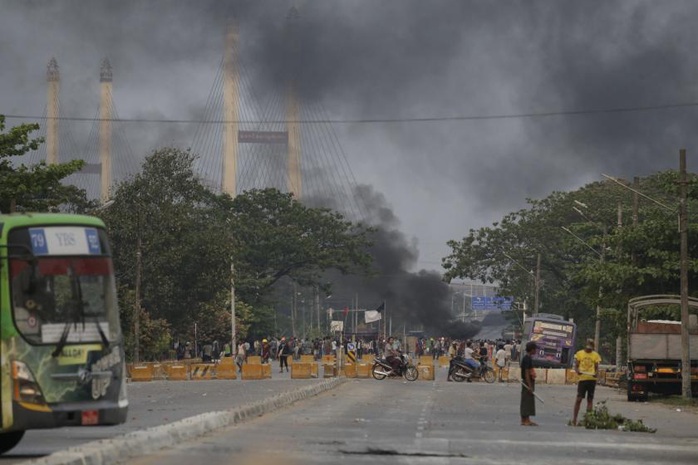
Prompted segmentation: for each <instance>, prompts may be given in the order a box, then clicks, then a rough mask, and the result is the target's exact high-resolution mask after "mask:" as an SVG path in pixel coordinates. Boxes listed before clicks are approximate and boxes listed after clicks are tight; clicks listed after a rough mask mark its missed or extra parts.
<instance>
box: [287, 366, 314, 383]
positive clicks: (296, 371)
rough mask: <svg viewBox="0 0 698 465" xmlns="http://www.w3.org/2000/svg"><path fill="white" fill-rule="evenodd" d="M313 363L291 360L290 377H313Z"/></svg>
mask: <svg viewBox="0 0 698 465" xmlns="http://www.w3.org/2000/svg"><path fill="white" fill-rule="evenodd" d="M314 364H315V363H314V362H313V363H308V362H293V363H291V379H310V378H312V377H313V365H314Z"/></svg>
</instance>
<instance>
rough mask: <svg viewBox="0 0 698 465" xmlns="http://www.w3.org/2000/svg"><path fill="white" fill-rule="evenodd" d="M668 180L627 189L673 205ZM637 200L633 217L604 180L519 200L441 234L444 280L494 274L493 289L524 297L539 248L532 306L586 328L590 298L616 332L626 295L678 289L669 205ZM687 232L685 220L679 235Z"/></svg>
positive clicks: (693, 272)
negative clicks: (483, 224)
mask: <svg viewBox="0 0 698 465" xmlns="http://www.w3.org/2000/svg"><path fill="white" fill-rule="evenodd" d="M676 180H677V174H676V172H672V171H666V172H661V173H657V174H655V175H653V176H649V177H647V178H643V179H640V180H638V184H637V185H636V186H635V187H634V188H635V189H639V190H640V191H642V192H643V193H646V194H648V195H650V196H651V197H652V198H654V199H658V200H660V201H662V202H664V203H665V204H667V205H677V200H676V199H677V196H676V189H677V187H676ZM695 186H696V178H695V176H694V177H693V178H692V180H691V184H690V197H691V202H692V203H693V204H696V203H698V202H696V195H698V190H697V189H696V188H695ZM641 200H642V201H641V202H640V204H639V207H638V214H637V216H638V220H637V222H636V224H634V223H635V222H634V221H633V219H632V218H633V194H632V193H631V192H630V191H628V190H626V189H624V188H622V187H620V186H618V185H617V184H616V183H614V182H611V181H604V182H597V183H592V184H589V185H587V186H584V187H583V188H581V189H579V190H577V191H573V192H555V193H553V194H551V195H550V196H548V197H547V198H545V199H543V200H530V199H529V200H528V202H529V204H530V208H528V209H523V210H520V211H518V212H514V213H510V214H508V215H506V216H505V217H504V218H503V219H502V221H501V222H500V223H495V224H494V225H493V226H492V227H487V228H481V229H479V230H471V231H470V233H469V235H468V236H466V237H465V238H463V239H462V240H461V241H450V242H449V246H450V247H451V248H452V253H451V254H450V255H449V256H447V257H445V258H444V259H443V262H444V267H445V268H446V270H447V272H446V274H445V278H446V279H453V278H465V277H467V278H470V279H479V280H481V281H483V282H497V283H498V284H499V285H500V293H501V294H502V295H514V296H517V297H518V298H520V299H522V300H527V301H528V302H531V301H532V292H533V283H534V279H533V274H534V271H535V267H536V265H535V261H534V258H535V257H536V255H537V254H539V253H540V254H541V257H542V260H541V276H542V280H541V281H542V286H541V289H542V292H541V301H542V308H541V310H542V311H546V312H549V313H558V314H562V315H564V316H566V317H572V318H574V319H575V321H576V322H577V323H578V324H579V326H580V330H581V332H582V334H584V333H587V334H589V333H590V332H591V331H592V328H593V323H594V320H595V313H596V312H595V307H596V306H597V305H600V306H601V307H602V308H604V309H608V310H606V311H604V312H603V315H602V316H603V317H604V319H605V320H604V321H606V323H607V325H606V326H607V327H608V329H609V330H610V331H609V332H610V334H609V335H610V336H611V337H612V338H615V336H616V335H619V334H622V333H623V331H624V330H625V324H624V318H625V313H624V310H625V306H626V305H627V301H628V299H630V298H632V297H635V296H638V295H644V294H654V293H676V294H678V292H679V235H678V233H677V231H676V216H675V215H674V213H675V212H674V213H672V212H667V211H666V210H665V209H663V208H660V207H658V206H657V205H656V204H654V203H652V202H649V201H647V200H644V199H641ZM619 218H620V220H621V221H619ZM623 219H625V220H623ZM563 227H564V229H563ZM695 232H696V227H695V226H692V227H691V228H690V231H689V234H690V235H691V236H692V235H694V234H695ZM689 245H690V251H689V255H690V256H691V257H694V256H696V253H698V244H696V243H695V241H692V242H691V241H689ZM696 277H698V263H696V261H694V260H693V261H691V265H690V276H689V280H691V279H695V278H696Z"/></svg>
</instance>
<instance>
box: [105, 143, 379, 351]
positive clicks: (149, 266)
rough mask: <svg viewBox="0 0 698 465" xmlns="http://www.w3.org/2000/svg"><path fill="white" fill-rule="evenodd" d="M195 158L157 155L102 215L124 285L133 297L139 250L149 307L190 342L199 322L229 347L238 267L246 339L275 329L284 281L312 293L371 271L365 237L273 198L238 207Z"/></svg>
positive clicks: (255, 194)
mask: <svg viewBox="0 0 698 465" xmlns="http://www.w3.org/2000/svg"><path fill="white" fill-rule="evenodd" d="M195 159H196V156H195V155H194V154H192V153H191V152H189V151H185V150H180V149H176V148H162V149H159V150H156V151H155V152H153V153H152V154H151V155H150V156H149V157H148V158H147V159H146V161H145V163H144V165H143V170H142V172H140V173H139V174H137V175H136V176H134V177H133V178H132V179H129V180H127V181H124V182H122V183H121V184H119V185H118V186H117V187H116V189H115V192H114V197H113V200H114V203H113V204H112V205H111V206H110V207H109V208H107V209H104V210H102V211H100V213H99V214H100V215H101V216H102V217H103V219H104V221H105V222H106V224H107V226H108V228H109V230H110V235H111V240H112V244H113V247H112V249H113V256H114V263H115V269H116V270H117V279H118V281H119V282H120V283H121V284H122V285H124V286H126V288H127V289H128V290H129V291H133V290H134V289H135V286H136V275H137V267H136V264H137V262H138V260H137V254H138V252H139V251H140V254H141V264H142V266H141V270H140V276H141V282H140V287H141V292H140V294H141V301H142V305H143V307H145V310H146V311H147V312H148V313H149V314H150V316H151V317H152V318H153V319H165V320H166V321H167V322H168V323H169V324H170V325H171V326H172V328H173V330H174V331H175V332H176V334H178V335H182V336H185V337H188V338H190V339H191V336H192V334H193V327H194V323H197V327H198V328H199V329H200V332H199V334H202V335H204V336H205V337H206V338H209V339H210V338H214V339H219V341H222V340H227V337H228V336H226V337H224V336H225V335H229V329H230V317H229V314H230V312H229V308H230V300H229V296H230V284H231V264H234V265H235V285H236V308H237V310H238V311H237V312H236V313H237V317H238V318H237V320H238V321H237V323H236V327H237V328H238V332H240V334H241V335H242V334H243V333H245V334H253V335H256V334H265V335H266V334H267V333H268V332H269V331H270V330H271V329H272V326H271V322H272V321H273V314H272V312H271V308H272V307H271V305H272V304H273V299H272V298H271V294H272V287H273V286H274V284H275V283H276V282H278V280H279V279H281V278H282V277H284V276H288V277H290V278H291V279H294V280H296V281H297V282H299V283H302V284H310V283H313V282H318V280H319V276H320V273H321V272H322V271H323V270H326V269H330V268H333V269H339V270H341V271H343V272H347V273H348V272H352V271H355V270H364V269H366V268H367V267H368V265H369V264H370V257H369V255H368V254H367V252H366V250H365V249H366V248H367V246H368V240H367V239H366V234H367V232H368V231H369V230H368V229H367V228H363V227H361V226H359V225H354V224H352V223H351V222H348V221H345V220H344V219H343V218H342V217H341V215H339V214H338V213H335V212H332V211H330V210H326V209H317V208H306V207H304V206H303V205H302V204H300V203H299V202H297V201H296V200H294V199H293V198H292V196H291V195H290V194H282V193H280V192H279V191H277V190H274V189H266V190H262V191H250V192H245V193H243V194H241V195H239V196H237V197H236V198H235V199H232V198H231V197H230V196H228V195H227V194H216V193H214V192H212V191H211V190H210V189H208V188H207V187H206V186H205V185H204V184H203V183H202V182H201V180H200V179H198V177H197V176H196V175H195V173H194V170H193V163H194V161H195ZM121 302H122V303H124V302H126V299H125V297H124V296H122V297H121ZM127 305H132V304H130V303H129V304H127ZM226 320H227V321H226ZM202 325H205V326H206V327H202Z"/></svg>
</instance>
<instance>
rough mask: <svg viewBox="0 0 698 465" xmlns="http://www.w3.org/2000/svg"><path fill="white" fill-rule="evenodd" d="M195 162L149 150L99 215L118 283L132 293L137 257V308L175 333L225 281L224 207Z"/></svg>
mask: <svg viewBox="0 0 698 465" xmlns="http://www.w3.org/2000/svg"><path fill="white" fill-rule="evenodd" d="M194 160H195V156H194V155H193V154H191V153H190V152H188V151H183V150H179V149H174V148H163V149H160V150H157V151H155V152H153V154H152V155H150V156H149V157H148V158H147V159H146V161H145V163H144V165H143V170H142V172H141V173H139V174H137V175H136V176H135V177H133V178H132V179H130V180H127V181H124V182H122V183H121V184H119V185H118V186H117V187H116V189H115V191H114V197H113V200H114V203H113V204H112V205H111V206H110V207H109V208H107V209H105V210H104V211H103V212H101V215H102V216H103V218H104V220H105V222H106V223H107V226H108V227H109V229H110V233H111V239H112V243H113V251H114V263H115V268H116V270H117V279H118V280H119V281H120V282H122V283H125V284H127V286H128V288H129V289H134V288H135V285H136V271H137V270H136V263H137V259H136V258H137V257H136V255H137V253H138V252H140V253H141V263H142V269H141V270H140V271H141V283H140V284H141V298H142V303H143V306H144V307H145V308H146V310H147V311H148V312H149V313H151V314H152V316H153V317H154V318H163V319H166V320H167V321H168V322H169V323H170V324H171V325H172V326H173V328H175V330H177V331H178V332H184V331H185V328H188V327H191V328H193V323H194V322H196V321H197V320H198V319H199V318H198V314H199V313H200V312H201V311H202V309H203V308H204V307H203V305H204V304H206V303H207V302H211V301H214V300H215V298H216V295H217V294H218V293H219V291H220V290H221V289H226V288H229V283H230V271H229V270H230V257H231V248H230V244H229V241H228V240H227V236H226V232H225V230H224V218H223V217H222V216H221V215H222V213H224V210H221V209H220V205H219V202H220V199H219V198H218V196H217V195H216V194H214V193H212V192H211V191H209V190H208V189H207V188H206V187H205V186H204V185H203V184H202V183H201V181H200V180H199V179H198V178H197V177H196V175H195V174H194V171H193V162H194Z"/></svg>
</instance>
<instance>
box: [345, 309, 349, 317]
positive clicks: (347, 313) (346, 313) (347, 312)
mask: <svg viewBox="0 0 698 465" xmlns="http://www.w3.org/2000/svg"><path fill="white" fill-rule="evenodd" d="M347 315H349V307H344V318H346V317H347Z"/></svg>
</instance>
